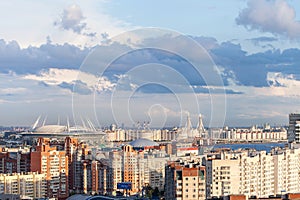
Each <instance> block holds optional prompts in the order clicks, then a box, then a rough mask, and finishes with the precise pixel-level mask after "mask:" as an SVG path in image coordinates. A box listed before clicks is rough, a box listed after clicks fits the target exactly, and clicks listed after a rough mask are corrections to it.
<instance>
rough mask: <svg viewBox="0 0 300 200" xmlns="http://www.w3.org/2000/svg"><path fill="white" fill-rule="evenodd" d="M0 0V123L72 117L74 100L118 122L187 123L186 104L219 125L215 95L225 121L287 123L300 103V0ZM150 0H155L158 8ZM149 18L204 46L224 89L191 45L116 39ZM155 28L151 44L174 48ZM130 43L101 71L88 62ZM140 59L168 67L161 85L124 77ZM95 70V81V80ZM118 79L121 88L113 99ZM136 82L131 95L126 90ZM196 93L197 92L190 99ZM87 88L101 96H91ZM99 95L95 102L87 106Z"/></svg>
mask: <svg viewBox="0 0 300 200" xmlns="http://www.w3.org/2000/svg"><path fill="white" fill-rule="evenodd" d="M0 4H1V6H0V7H1V12H0V13H1V14H0V16H1V17H2V18H3V19H5V20H2V21H1V22H0V25H1V27H3V31H2V32H1V33H0V49H1V50H0V57H1V60H2V62H1V63H0V77H1V78H0V110H1V113H3V114H2V116H1V117H0V125H4V126H10V125H31V124H32V123H33V122H34V120H35V119H36V118H37V117H38V116H39V115H43V116H48V118H49V120H50V121H51V120H52V121H55V120H56V119H57V116H60V117H62V118H66V117H67V116H73V117H74V107H75V108H76V109H75V110H76V111H78V113H79V117H81V116H82V117H88V118H89V119H90V120H91V121H92V122H93V123H95V124H96V125H100V126H103V125H109V124H111V123H118V125H120V123H125V125H127V126H131V125H132V122H136V121H150V122H151V123H152V126H153V127H156V126H157V127H163V126H180V125H184V123H185V121H186V115H187V113H190V115H191V118H192V120H195V119H197V116H198V115H199V114H200V113H202V114H203V121H204V124H205V126H210V125H211V126H216V124H213V123H212V124H210V122H211V118H213V117H216V115H218V113H217V112H216V111H214V112H215V113H214V114H212V111H211V110H212V105H211V101H212V100H211V98H212V97H215V98H216V101H215V102H214V107H215V108H218V109H219V108H221V111H220V113H221V114H220V115H224V116H225V119H224V120H225V121H222V120H223V118H222V116H220V119H218V118H217V117H216V120H219V122H220V123H219V124H221V125H228V126H251V125H254V124H263V123H270V124H271V125H273V124H276V125H286V124H288V114H289V113H296V112H299V111H300V109H299V107H298V106H299V103H300V100H299V86H300V73H299V70H298V68H297V67H299V66H298V65H299V64H300V60H299V55H300V43H299V41H300V31H299V30H300V21H299V20H300V17H299V12H300V8H299V6H298V7H297V4H296V2H295V1H292V0H290V1H284V0H274V1H273V0H272V1H265V0H263V1H258V0H248V1H226V3H225V2H223V1H222V2H220V1H209V2H208V1H205V2H204V1H202V2H190V3H183V2H179V1H172V2H169V1H166V2H154V3H153V2H143V3H141V2H138V1H129V2H126V3H125V2H122V1H90V2H88V3H87V2H83V1H75V2H73V3H68V2H60V1H56V2H55V3H53V2H52V1H51V2H50V1H46V2H44V3H43V4H41V3H38V2H34V1H27V2H26V3H25V2H19V1H15V2H1V3H0ZM148 8H155V10H156V12H155V14H153V13H152V12H151V9H148ZM254 11H255V12H254ZM254 13H255V14H254ZM145 27H158V29H159V30H166V33H167V32H171V33H173V32H176V33H178V34H179V35H180V36H181V35H183V36H185V37H186V38H190V39H192V40H193V41H195V42H197V43H198V44H199V45H201V46H202V47H204V48H205V50H206V51H207V53H208V57H209V58H210V59H211V60H212V63H213V64H215V65H216V66H217V68H218V70H219V73H218V75H219V77H220V79H221V80H222V84H223V85H222V88H221V89H222V92H221V95H220V92H219V89H220V85H219V84H217V85H213V84H211V83H209V82H207V81H205V78H207V76H206V77H202V78H199V77H195V76H194V73H193V70H191V68H190V67H189V66H190V64H191V63H190V62H189V60H188V61H187V62H186V60H185V59H184V58H186V57H182V55H183V54H184V53H186V54H187V55H192V52H189V51H188V49H187V48H186V49H183V51H180V52H179V53H180V54H179V55H178V54H176V55H175V54H170V52H164V51H152V50H147V49H146V50H145V49H144V50H139V51H135V49H134V47H133V46H134V45H140V46H141V47H143V48H145V47H147V46H149V43H147V42H149V40H147V39H149V38H147V37H145V38H143V40H141V38H137V39H136V41H132V40H131V41H129V42H128V41H127V43H123V45H119V46H118V45H116V44H115V43H109V40H111V39H113V38H118V36H120V34H121V35H122V34H124V33H126V32H128V31H129V32H130V31H133V30H139V29H143V28H145ZM133 32H134V31H133ZM150 36H151V37H152V43H151V44H153V43H163V42H164V45H165V46H164V47H165V48H166V49H168V48H170V49H171V50H172V48H173V47H172V46H173V44H172V40H168V38H164V35H156V37H154V36H153V35H150ZM139 39H140V40H139ZM185 40H188V39H185ZM120 44H121V43H120ZM178 45H179V47H182V46H180V45H181V44H179V43H178ZM116 46H117V47H116ZM123 48H124V49H127V50H128V51H130V53H128V54H126V55H124V56H123V57H119V58H118V59H117V60H114V63H113V64H112V68H111V70H107V72H106V73H104V76H103V77H98V76H97V71H96V72H94V73H91V71H88V70H85V69H86V68H84V67H86V65H85V63H86V62H87V61H91V59H90V58H91V57H92V55H93V52H95V49H96V51H97V50H99V49H100V50H101V53H103V52H108V53H107V55H103V54H101V56H102V57H101V59H102V60H103V59H105V58H108V57H110V56H111V55H109V52H110V51H119V50H120V51H121V50H123ZM176 53H178V52H176ZM199 55H200V54H199ZM192 56H193V55H192ZM196 56H197V54H196ZM102 60H100V61H102ZM97 62H99V60H97ZM153 63H156V64H155V65H153ZM143 64H148V65H149V64H152V65H151V66H150V65H149V66H148V68H150V69H155V70H158V71H159V70H165V71H163V72H165V73H166V74H167V76H166V77H165V78H164V79H155V80H156V83H159V84H160V86H157V85H159V84H152V85H149V84H144V82H138V83H139V84H140V85H139V84H137V78H135V79H134V81H135V82H130V81H128V80H130V79H128V80H127V79H126V78H124V77H125V76H128V71H129V72H130V70H131V72H132V69H134V67H132V66H136V65H143ZM163 66H172V68H171V69H177V70H179V72H180V75H182V76H184V78H185V79H182V80H181V79H180V76H178V77H176V74H172V71H170V70H169V69H170V68H168V70H166V69H165V68H163ZM155 70H154V72H156V71H155ZM180 70H181V71H180ZM134 72H135V71H134ZM146 72H148V71H146ZM154 72H151V73H154ZM151 73H149V72H148V73H145V71H142V73H137V74H134V73H133V74H129V75H131V76H136V77H138V78H140V79H141V80H148V78H149V74H150V75H151ZM163 74H164V73H162V75H163ZM171 75H172V76H171ZM80 76H82V77H83V78H82V77H80ZM174 77H176V79H175V81H174ZM202 79H204V80H202ZM93 80H94V81H95V80H96V81H97V83H98V85H97V87H96V88H95V87H94V85H93V82H92V81H93ZM119 80H122V81H124V82H122V83H120V81H119ZM162 80H164V81H165V82H164V84H161V83H162ZM185 80H188V82H189V84H188V85H185V84H186V83H185V82H184V81H185ZM126 81H127V82H126ZM131 81H132V79H131ZM149 82H151V81H150V79H149V81H148V83H149ZM171 84H174V85H177V86H178V87H176V89H178V90H177V91H175V92H174V91H172V90H171V89H173V88H172V87H171V86H174V85H171ZM116 85H117V86H119V87H116ZM136 85H137V86H140V87H136ZM128 86H129V87H128ZM161 86H163V87H161ZM166 86H170V87H166ZM186 86H192V87H193V91H192V92H191V91H188V89H187V88H189V87H186ZM74 88H75V90H74ZM116 88H117V89H119V91H121V92H120V93H117V94H118V95H119V96H116V95H115V96H114V99H113V101H112V100H111V99H112V98H111V97H112V95H114V94H116V93H114V92H115V91H116ZM170 88H171V89H170ZM207 88H209V89H210V90H208V89H207ZM129 90H130V93H129V94H130V95H131V96H130V99H128V95H129V94H128V93H126V92H127V91H129ZM170 90H171V92H170ZM95 91H96V92H97V93H96V94H97V95H94V94H95ZM123 92H124V93H123ZM174 94H175V95H174ZM193 95H195V96H196V97H195V99H194V100H193V101H191V100H190V99H191V96H193ZM220 96H221V97H220ZM87 97H89V98H88V100H91V98H92V97H94V98H95V99H96V100H95V101H94V102H89V101H86V99H87ZM125 97H126V98H125ZM224 97H226V102H225V103H226V104H224V106H223V103H224V100H223V98H224ZM122 98H123V99H122ZM178 98H179V104H178ZM124 99H125V101H126V102H127V103H128V100H130V102H129V103H128V107H127V109H128V110H129V111H130V115H129V117H128V115H124V116H123V111H120V110H114V111H113V113H112V114H109V113H110V112H111V111H110V109H111V104H113V103H114V105H115V107H113V108H114V109H117V108H118V106H117V105H126V104H124V102H125V101H124ZM219 99H221V100H220V101H219ZM74 100H75V101H74ZM76 101H77V104H74V102H75V103H76ZM95 102H96V106H95V107H96V109H95V108H94V110H91V109H90V106H87V107H86V106H85V104H95ZM79 104H80V106H78V105H79ZM220 104H222V105H220ZM74 105H76V106H74ZM195 105H197V106H198V108H195ZM125 107H126V106H125ZM182 107H183V108H184V109H183V108H182ZM216 113H217V114H216ZM120 116H121V117H120ZM122 116H123V117H122ZM70 118H72V117H70ZM74 118H76V116H75V117H74ZM161 122H163V123H161ZM193 124H194V125H195V122H193ZM219 124H217V125H219Z"/></svg>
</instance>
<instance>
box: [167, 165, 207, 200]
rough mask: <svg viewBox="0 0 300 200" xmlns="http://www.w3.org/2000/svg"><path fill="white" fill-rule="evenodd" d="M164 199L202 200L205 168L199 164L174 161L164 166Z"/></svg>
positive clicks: (204, 196) (203, 197) (204, 197)
mask: <svg viewBox="0 0 300 200" xmlns="http://www.w3.org/2000/svg"><path fill="white" fill-rule="evenodd" d="M165 170H166V172H165V173H166V176H165V183H166V187H165V198H166V199H176V200H198V199H200V200H204V199H206V194H205V185H206V183H205V182H206V178H205V174H206V173H205V167H204V166H202V165H201V164H200V163H198V162H197V163H196V162H187V161H184V162H183V161H175V162H169V163H168V164H167V165H166V168H165Z"/></svg>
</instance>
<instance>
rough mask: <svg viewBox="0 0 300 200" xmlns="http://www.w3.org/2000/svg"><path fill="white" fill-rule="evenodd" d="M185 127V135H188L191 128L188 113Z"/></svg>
mask: <svg viewBox="0 0 300 200" xmlns="http://www.w3.org/2000/svg"><path fill="white" fill-rule="evenodd" d="M185 128H186V132H187V135H189V134H190V133H191V128H192V122H191V117H190V113H188V116H187V119H186V125H185Z"/></svg>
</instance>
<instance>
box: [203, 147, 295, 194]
mask: <svg viewBox="0 0 300 200" xmlns="http://www.w3.org/2000/svg"><path fill="white" fill-rule="evenodd" d="M299 156H300V150H299V149H287V148H286V149H277V150H273V151H272V152H270V153H267V152H266V151H259V152H258V151H254V150H241V151H222V152H220V153H219V154H215V155H208V157H207V159H206V171H207V182H206V187H207V193H206V195H207V197H209V198H210V197H214V196H217V197H221V196H226V195H230V194H244V195H246V196H248V197H251V196H256V197H268V196H270V195H278V194H282V193H292V192H297V188H299V187H300V185H299V184H300V177H299V167H300V165H299Z"/></svg>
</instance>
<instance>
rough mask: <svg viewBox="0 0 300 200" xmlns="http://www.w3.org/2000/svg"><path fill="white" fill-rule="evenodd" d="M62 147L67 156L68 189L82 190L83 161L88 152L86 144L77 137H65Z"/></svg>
mask: <svg viewBox="0 0 300 200" xmlns="http://www.w3.org/2000/svg"><path fill="white" fill-rule="evenodd" d="M64 149H65V151H66V155H67V157H68V169H69V184H70V185H69V186H70V187H69V189H70V190H72V191H74V192H83V190H84V188H83V161H84V160H85V159H86V158H87V155H88V154H89V150H88V146H87V144H84V143H83V142H79V141H78V139H77V138H71V137H66V139H65V148H64Z"/></svg>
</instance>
